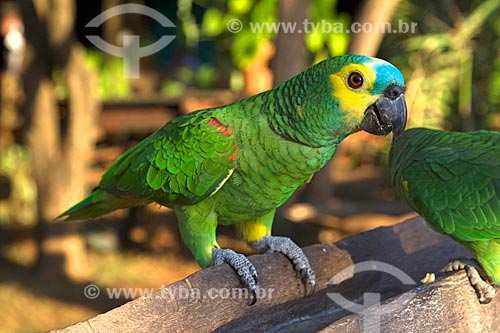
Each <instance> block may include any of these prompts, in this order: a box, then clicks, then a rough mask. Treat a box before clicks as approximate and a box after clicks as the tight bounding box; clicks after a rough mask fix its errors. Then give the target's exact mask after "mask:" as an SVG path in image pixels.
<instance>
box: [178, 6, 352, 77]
mask: <svg viewBox="0 0 500 333" xmlns="http://www.w3.org/2000/svg"><path fill="white" fill-rule="evenodd" d="M179 1H180V2H186V1H192V0H179ZM194 1H195V3H196V4H198V5H200V6H202V7H205V8H206V11H205V13H204V15H203V20H202V22H201V27H200V31H198V32H197V33H196V35H197V36H199V37H200V38H202V39H207V38H212V39H213V38H217V41H218V44H219V50H220V51H221V52H224V50H228V51H229V52H230V54H231V59H232V62H233V64H234V65H235V66H236V67H237V68H243V67H244V66H245V65H246V64H247V63H248V62H249V61H250V60H251V59H252V58H253V57H254V56H255V54H256V52H257V50H258V48H259V45H260V44H261V43H262V42H263V41H266V40H274V39H275V38H276V36H277V31H278V30H279V28H278V25H277V24H278V23H279V13H278V0H215V1H203V0H194ZM336 7H337V0H312V1H311V2H310V5H309V8H308V13H307V19H308V21H309V22H312V23H315V24H318V23H321V22H322V21H325V22H342V23H343V24H345V25H346V26H347V25H348V24H349V23H350V17H349V15H348V14H346V13H337V11H336ZM232 20H239V22H241V30H240V31H238V32H234V33H232V32H230V31H229V29H228V24H230V23H231V22H234V21H232ZM281 23H285V24H286V23H293V22H281ZM295 23H296V30H300V29H302V27H303V26H302V24H303V22H295ZM256 24H260V25H261V27H262V26H264V27H265V28H264V29H255V26H256ZM252 27H253V28H252ZM268 28H269V29H268ZM282 28H283V27H282ZM302 30H303V29H302ZM304 38H305V43H306V47H307V49H308V50H309V51H310V53H311V55H312V59H313V61H314V62H317V61H320V60H323V59H324V58H326V57H328V56H329V54H332V55H340V54H344V53H345V52H346V50H347V45H348V42H349V35H348V34H347V33H345V32H336V31H332V32H330V33H322V31H321V29H311V33H307V34H304ZM187 39H189V38H187Z"/></svg>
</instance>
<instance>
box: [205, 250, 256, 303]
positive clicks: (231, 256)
mask: <svg viewBox="0 0 500 333" xmlns="http://www.w3.org/2000/svg"><path fill="white" fill-rule="evenodd" d="M222 264H229V266H231V267H232V268H233V269H234V270H235V271H236V274H238V277H239V278H240V281H241V284H242V285H243V287H245V288H247V289H248V291H249V292H250V293H251V295H252V297H249V298H248V305H254V304H255V302H257V281H258V280H259V276H258V274H257V270H256V269H255V266H254V265H253V264H252V263H251V262H250V260H248V258H247V257H245V256H244V255H243V254H241V253H236V252H234V251H233V250H230V249H217V248H214V249H213V250H212V266H218V265H222Z"/></svg>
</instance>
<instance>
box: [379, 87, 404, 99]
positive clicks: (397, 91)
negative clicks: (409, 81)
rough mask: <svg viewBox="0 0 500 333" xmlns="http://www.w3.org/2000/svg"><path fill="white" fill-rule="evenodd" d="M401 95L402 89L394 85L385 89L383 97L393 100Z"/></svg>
mask: <svg viewBox="0 0 500 333" xmlns="http://www.w3.org/2000/svg"><path fill="white" fill-rule="evenodd" d="M402 93H404V88H401V87H400V86H396V85H390V86H389V87H387V89H385V92H384V96H385V97H387V98H389V99H390V100H395V99H396V98H398V97H399V96H400V95H401V94H402Z"/></svg>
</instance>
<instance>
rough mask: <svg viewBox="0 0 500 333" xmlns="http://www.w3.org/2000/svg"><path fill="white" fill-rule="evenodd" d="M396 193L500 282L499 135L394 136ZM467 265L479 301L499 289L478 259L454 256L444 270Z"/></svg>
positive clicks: (418, 132) (426, 132) (419, 131)
mask: <svg viewBox="0 0 500 333" xmlns="http://www.w3.org/2000/svg"><path fill="white" fill-rule="evenodd" d="M389 168H390V173H391V178H392V183H393V186H394V189H395V191H396V194H397V195H398V197H400V198H401V199H403V200H404V201H405V202H406V203H407V204H408V205H409V206H410V207H411V208H413V209H414V210H415V211H417V212H418V213H419V214H420V215H421V216H423V217H424V218H425V219H426V220H427V222H428V223H429V224H430V225H431V227H432V228H434V229H435V230H437V231H438V232H441V233H443V234H446V235H448V236H450V237H452V238H453V239H455V240H457V241H458V242H460V243H462V244H463V245H465V246H466V247H467V248H468V249H469V250H470V251H471V252H472V254H473V255H474V256H475V258H476V259H477V261H478V262H479V264H480V266H481V267H482V268H483V269H484V272H485V273H486V274H487V277H489V279H488V278H486V279H487V280H489V281H492V282H493V283H494V284H496V285H499V284H500V133H498V132H490V131H477V132H469V133H460V132H444V131H437V130H431V129H426V128H413V129H410V130H407V131H405V132H404V133H403V134H402V135H401V136H400V137H398V138H395V139H393V143H392V147H391V151H390V154H389ZM459 269H465V270H466V272H467V275H468V277H469V281H470V283H471V285H472V286H473V287H474V288H475V289H476V291H477V293H478V295H479V300H480V301H481V303H488V302H489V301H491V299H493V297H494V295H495V289H494V288H493V286H492V285H491V284H489V283H487V282H486V281H485V280H483V278H481V275H480V274H479V272H482V271H481V269H480V267H479V266H478V265H477V262H476V261H474V260H470V259H455V260H452V261H450V263H448V265H446V266H445V267H444V268H443V271H446V272H449V271H455V270H459Z"/></svg>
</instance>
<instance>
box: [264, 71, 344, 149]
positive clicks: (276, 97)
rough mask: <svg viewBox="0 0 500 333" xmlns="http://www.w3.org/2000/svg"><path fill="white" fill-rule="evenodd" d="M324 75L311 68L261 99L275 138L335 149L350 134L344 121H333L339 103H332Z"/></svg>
mask: <svg viewBox="0 0 500 333" xmlns="http://www.w3.org/2000/svg"><path fill="white" fill-rule="evenodd" d="M325 73H326V71H325V70H324V68H323V67H322V66H316V67H313V68H310V69H308V70H306V71H305V72H303V73H301V74H299V75H297V76H295V77H293V78H292V79H290V80H288V81H286V82H284V83H283V84H281V85H279V86H277V87H276V88H274V89H272V90H269V91H266V92H264V93H263V94H261V95H260V96H259V97H261V98H262V100H263V102H264V105H263V107H262V109H261V112H263V113H265V115H266V117H267V120H268V124H269V127H270V128H271V129H272V130H273V131H274V132H275V133H276V134H278V135H280V136H281V137H284V138H285V139H287V140H290V141H294V142H298V143H301V144H304V145H306V146H310V147H315V148H319V147H332V148H334V147H335V146H336V145H337V144H338V143H339V142H340V141H342V140H343V139H344V138H345V137H346V136H347V135H349V134H351V132H352V130H351V129H349V128H348V127H347V126H346V125H345V124H344V123H343V119H342V117H340V116H339V117H332V114H334V115H335V114H339V113H338V112H337V108H338V103H334V102H332V98H331V86H330V84H329V79H328V75H326V74H325ZM256 97H257V96H256Z"/></svg>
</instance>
